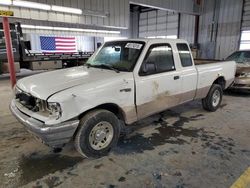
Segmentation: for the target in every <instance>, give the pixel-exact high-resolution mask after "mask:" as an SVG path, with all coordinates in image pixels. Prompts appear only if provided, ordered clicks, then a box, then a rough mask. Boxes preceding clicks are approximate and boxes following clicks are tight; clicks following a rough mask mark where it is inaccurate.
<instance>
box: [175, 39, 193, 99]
mask: <svg viewBox="0 0 250 188" xmlns="http://www.w3.org/2000/svg"><path fill="white" fill-rule="evenodd" d="M176 46H177V51H178V54H179V58H180V62H181V69H182V71H181V88H182V94H183V95H182V97H181V101H180V102H181V103H184V102H187V101H190V100H193V99H194V97H195V94H196V87H197V79H198V75H197V70H196V67H195V65H194V62H193V58H192V56H191V53H190V49H189V46H188V45H187V44H186V43H177V44H176Z"/></svg>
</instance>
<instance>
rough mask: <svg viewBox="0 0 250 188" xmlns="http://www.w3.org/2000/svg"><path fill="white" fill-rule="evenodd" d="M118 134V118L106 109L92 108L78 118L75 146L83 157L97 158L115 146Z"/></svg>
mask: <svg viewBox="0 0 250 188" xmlns="http://www.w3.org/2000/svg"><path fill="white" fill-rule="evenodd" d="M119 136H120V125H119V120H118V118H117V117H116V116H115V115H114V114H113V113H112V112H110V111H108V110H102V109H99V110H93V111H91V112H89V113H87V114H86V115H85V116H84V117H83V118H81V120H80V125H79V128H78V130H77V133H76V136H75V139H74V141H75V147H76V149H77V151H78V152H79V153H80V154H81V155H82V156H84V157H93V158H98V157H102V156H105V155H107V154H108V153H109V151H110V150H111V149H112V148H113V147H114V146H116V144H117V142H118V139H119Z"/></svg>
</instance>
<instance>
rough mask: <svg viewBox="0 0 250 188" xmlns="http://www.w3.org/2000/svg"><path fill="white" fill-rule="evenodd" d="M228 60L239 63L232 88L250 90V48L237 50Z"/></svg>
mask: <svg viewBox="0 0 250 188" xmlns="http://www.w3.org/2000/svg"><path fill="white" fill-rule="evenodd" d="M226 60H227V61H235V62H236V64H237V70H236V75H235V80H234V84H233V85H232V86H231V87H230V88H231V89H240V90H246V91H250V50H244V51H236V52H234V53H233V54H231V55H230V56H229V57H228V58H227V59H226Z"/></svg>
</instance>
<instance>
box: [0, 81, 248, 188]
mask: <svg viewBox="0 0 250 188" xmlns="http://www.w3.org/2000/svg"><path fill="white" fill-rule="evenodd" d="M11 98H12V91H11V89H10V83H9V81H8V80H0V138H1V140H0V187H21V186H23V187H107V188H114V187H170V188H172V187H173V188H184V187H192V188H193V187H194V188H196V187H197V188H201V187H206V188H209V187H211V188H216V187H218V188H227V187H230V185H232V184H233V182H234V181H236V180H237V178H238V177H239V176H240V175H241V174H242V173H243V172H244V171H245V170H246V169H247V168H248V167H249V166H250V95H249V94H243V93H231V92H229V93H226V95H225V96H224V98H223V103H222V105H221V108H220V109H219V110H218V111H217V112H214V113H209V112H206V111H204V110H203V109H202V107H201V103H200V101H195V102H190V103H187V104H185V105H181V106H178V107H176V108H172V109H170V110H166V111H165V112H163V113H160V114H157V115H154V116H151V117H149V118H147V119H144V120H143V121H140V122H138V123H137V124H134V125H133V126H129V127H127V129H126V132H127V135H126V136H124V137H122V138H121V139H120V141H119V143H118V146H117V147H116V148H114V149H113V151H112V152H111V153H110V154H109V155H108V156H106V157H102V158H100V159H84V158H82V157H81V156H80V155H79V154H78V153H77V152H76V151H75V149H74V145H73V143H69V144H68V145H67V146H66V147H65V148H64V150H63V151H62V152H60V153H54V152H53V151H52V150H51V149H50V148H48V147H47V146H45V145H43V144H42V143H40V142H39V141H37V140H36V139H35V138H34V137H33V136H32V135H31V134H30V133H28V132H27V131H26V130H25V129H24V127H23V126H22V125H21V124H20V123H18V122H17V120H16V119H15V118H14V117H13V116H12V115H11V113H10V111H9V109H8V105H9V103H10V100H11Z"/></svg>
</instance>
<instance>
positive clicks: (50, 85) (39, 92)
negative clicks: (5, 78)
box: [17, 66, 124, 100]
mask: <svg viewBox="0 0 250 188" xmlns="http://www.w3.org/2000/svg"><path fill="white" fill-rule="evenodd" d="M122 74H124V73H123V72H121V73H116V72H115V71H112V70H107V69H99V68H93V67H90V68H87V67H86V66H81V67H74V68H69V69H61V70H57V71H50V72H46V73H41V74H37V75H34V76H29V77H26V78H23V79H21V80H19V81H18V82H17V87H18V88H20V89H21V90H23V91H24V92H27V93H29V94H31V95H32V96H34V97H37V98H39V99H43V100H46V99H47V98H49V97H50V96H51V95H53V94H55V93H58V92H60V91H63V90H66V89H69V88H72V87H75V86H78V85H82V84H88V83H92V82H98V81H103V80H105V79H110V78H112V79H117V78H118V77H121V76H122Z"/></svg>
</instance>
